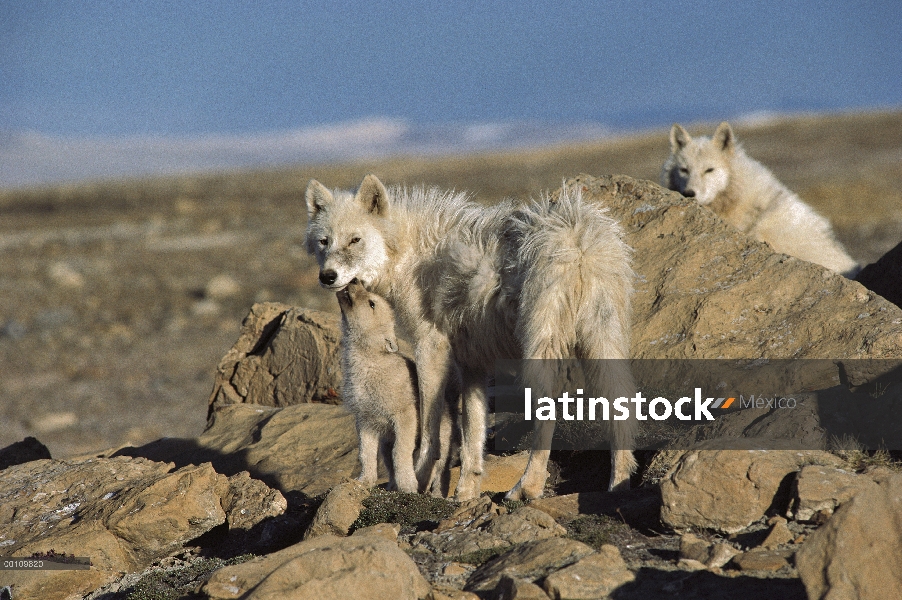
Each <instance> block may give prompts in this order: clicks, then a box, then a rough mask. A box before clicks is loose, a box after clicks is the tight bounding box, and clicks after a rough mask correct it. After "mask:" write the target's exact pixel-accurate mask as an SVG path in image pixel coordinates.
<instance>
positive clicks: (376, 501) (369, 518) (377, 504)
mask: <svg viewBox="0 0 902 600" xmlns="http://www.w3.org/2000/svg"><path fill="white" fill-rule="evenodd" d="M456 506H457V505H456V504H455V503H454V502H451V501H450V500H445V499H444V498H434V497H432V496H428V495H425V494H405V493H403V492H387V491H385V490H383V489H379V488H376V489H374V490H373V493H372V494H370V497H369V498H367V499H366V500H364V501H363V510H362V511H361V512H360V516H359V517H357V520H356V521H354V523H353V524H352V525H351V532H352V533H353V532H354V531H356V530H357V529H361V528H363V527H369V526H371V525H378V524H379V523H398V524H399V525H401V528H402V530H403V529H405V528H413V529H415V530H422V529H427V528H432V527H435V526H436V525H437V524H438V522H439V521H441V520H442V519H445V518H447V517H450V516H451V513H453V512H454V509H455V508H456Z"/></svg>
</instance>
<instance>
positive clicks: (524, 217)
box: [306, 175, 636, 500]
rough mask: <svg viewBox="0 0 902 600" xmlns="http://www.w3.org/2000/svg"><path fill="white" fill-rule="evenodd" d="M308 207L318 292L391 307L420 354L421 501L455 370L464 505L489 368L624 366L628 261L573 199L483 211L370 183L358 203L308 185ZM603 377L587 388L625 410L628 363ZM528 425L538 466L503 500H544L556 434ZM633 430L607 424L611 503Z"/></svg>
mask: <svg viewBox="0 0 902 600" xmlns="http://www.w3.org/2000/svg"><path fill="white" fill-rule="evenodd" d="M306 200H307V211H308V216H309V222H308V226H307V247H308V250H309V252H310V253H311V254H313V255H315V256H316V259H317V261H318V263H319V266H320V275H319V279H320V283H321V285H322V286H323V287H326V288H328V289H334V290H337V289H341V288H343V287H345V286H347V285H348V284H349V283H350V282H351V281H352V280H354V279H358V280H360V281H361V282H362V283H363V284H364V285H365V286H366V287H367V288H368V289H370V290H371V291H373V292H375V293H377V294H379V295H381V296H383V297H384V298H385V299H386V300H388V301H389V302H390V303H391V304H392V307H393V308H394V310H395V315H396V318H397V323H398V326H399V328H400V329H401V331H402V332H403V333H404V334H405V335H406V336H407V337H409V339H410V340H411V342H412V343H413V345H414V359H415V362H416V370H417V376H418V380H419V385H420V402H421V405H420V407H421V410H420V416H421V439H420V454H419V457H418V460H417V476H418V479H419V481H420V485H421V487H429V488H430V489H433V490H434V487H433V482H434V481H436V479H437V473H436V472H435V470H434V469H435V461H436V459H437V458H438V448H437V446H438V439H439V421H440V415H441V403H442V398H443V388H444V386H445V383H446V381H447V379H448V378H449V377H450V376H451V373H452V372H453V371H454V367H455V364H456V366H457V367H458V368H459V370H460V376H461V385H462V389H461V392H462V396H463V408H462V413H463V414H462V419H461V421H462V422H461V429H462V431H461V437H462V439H461V456H460V459H461V476H460V480H459V482H458V487H457V490H456V498H457V499H458V500H465V499H469V498H473V497H476V496H478V494H479V492H480V483H481V477H482V470H483V462H482V460H483V457H482V451H483V444H484V441H485V425H486V406H487V397H486V374H487V372H491V371H493V369H494V364H495V361H496V360H498V359H502V358H537V359H538V358H542V359H560V358H585V359H625V358H627V357H628V352H629V327H630V295H631V292H632V278H633V273H632V270H631V267H630V262H629V259H630V249H629V247H628V246H626V244H624V242H623V241H622V231H621V229H620V227H619V225H618V224H617V223H616V222H615V221H614V220H613V219H611V218H610V217H609V216H607V215H606V214H605V211H604V210H603V209H601V208H599V207H597V206H593V205H590V204H588V203H584V202H583V201H582V199H581V196H580V192H579V191H578V190H569V189H563V190H562V191H561V194H560V197H559V198H557V199H556V200H551V199H549V198H547V197H544V198H542V199H541V200H538V201H533V202H531V203H528V204H523V205H517V204H515V203H513V202H503V203H501V204H498V205H495V206H493V207H482V206H479V205H477V204H475V203H473V202H470V201H468V200H467V198H466V196H465V195H464V194H460V193H452V192H447V191H441V190H438V189H435V188H431V189H425V188H413V189H402V188H397V187H393V188H391V189H386V188H385V186H383V184H382V182H380V181H379V179H377V178H376V177H375V176H373V175H368V176H367V177H366V178H365V179H364V180H363V183H362V184H361V185H360V188H359V189H358V190H357V192H356V193H350V192H344V191H340V190H335V191H332V192H330V191H329V190H328V189H326V188H325V187H324V186H323V185H322V184H320V183H319V182H317V181H311V182H310V184H309V186H308V187H307V194H306ZM609 363H610V365H611V366H610V368H607V369H598V368H595V371H591V372H590V373H589V378H590V383H591V384H594V385H595V386H596V387H595V389H600V390H602V391H604V392H605V393H606V394H609V395H606V396H605V397H608V398H615V397H621V396H627V397H629V396H632V395H633V393H634V383H633V380H632V376H631V374H630V372H629V369H628V367H626V365H625V363H626V361H624V360H617V361H609ZM543 364H547V363H543ZM606 364H608V363H606ZM598 365H599V361H592V362H591V363H589V366H590V367H597V366H598ZM534 384H535V387H536V388H537V389H540V388H542V387H543V386H544V387H545V388H551V387H552V386H553V384H552V383H551V382H549V381H534ZM535 423H537V426H536V431H535V435H534V441H533V449H532V453H531V454H530V459H529V462H528V464H527V467H526V471H525V473H524V474H523V476H522V478H521V479H520V481H519V483H517V485H516V486H515V487H514V489H512V490H511V491H510V492H509V493H508V497H510V498H535V497H538V496H540V495H541V494H542V490H543V487H544V483H545V480H546V478H547V471H546V466H547V461H548V454H549V451H548V448H549V444H550V439H551V434H552V432H553V429H554V423H553V422H550V421H538V420H537V421H535ZM635 426H636V425H635V422H634V421H632V420H626V421H616V422H613V424H612V427H611V429H612V432H611V433H612V435H611V436H610V438H611V446H612V473H611V481H610V488H611V489H622V488H626V487H628V486H629V476H630V473H632V471H633V470H634V469H635V461H634V458H633V454H632V448H633V438H634V436H635Z"/></svg>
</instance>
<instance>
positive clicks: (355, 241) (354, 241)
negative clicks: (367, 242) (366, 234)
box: [351, 237, 360, 244]
mask: <svg viewBox="0 0 902 600" xmlns="http://www.w3.org/2000/svg"><path fill="white" fill-rule="evenodd" d="M359 241H360V238H359V237H355V238H351V243H352V244H356V243H357V242H359Z"/></svg>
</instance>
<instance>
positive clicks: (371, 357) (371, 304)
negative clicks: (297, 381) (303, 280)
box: [336, 281, 419, 493]
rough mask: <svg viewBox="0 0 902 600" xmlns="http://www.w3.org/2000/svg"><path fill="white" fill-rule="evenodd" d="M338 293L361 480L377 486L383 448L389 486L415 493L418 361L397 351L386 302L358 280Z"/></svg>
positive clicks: (347, 397)
mask: <svg viewBox="0 0 902 600" xmlns="http://www.w3.org/2000/svg"><path fill="white" fill-rule="evenodd" d="M336 296H337V297H338V305H339V307H341V329H342V340H341V358H342V375H343V377H344V384H343V387H342V395H343V397H344V401H345V406H347V408H348V410H350V411H351V412H352V413H354V418H355V421H356V424H357V437H358V440H359V456H360V466H361V471H360V477H359V478H358V479H359V480H360V481H361V482H363V483H364V484H365V485H367V486H370V487H372V486H374V485H376V477H377V474H376V468H377V464H376V461H377V455H378V454H379V453H381V454H382V459H383V461H384V462H385V466H386V468H387V470H388V478H389V486H390V487H396V488H397V489H398V490H400V491H402V492H407V493H415V492H417V488H418V486H417V478H416V474H415V472H414V466H413V454H414V451H415V450H416V445H417V434H418V431H419V429H418V426H417V423H418V422H419V419H418V416H417V408H418V405H419V391H418V389H417V386H416V366H415V365H414V364H413V361H411V360H409V359H407V358H405V357H404V356H402V355H400V354H398V342H397V340H396V339H395V318H394V313H393V312H392V309H391V306H389V305H388V302H386V301H385V300H384V299H383V298H381V297H379V296H377V295H375V294H370V293H369V292H367V291H366V289H364V287H363V286H362V285H361V284H360V283H359V282H357V281H352V282H351V283H350V284H348V286H347V287H345V288H344V289H343V290H340V291H339V292H337V293H336Z"/></svg>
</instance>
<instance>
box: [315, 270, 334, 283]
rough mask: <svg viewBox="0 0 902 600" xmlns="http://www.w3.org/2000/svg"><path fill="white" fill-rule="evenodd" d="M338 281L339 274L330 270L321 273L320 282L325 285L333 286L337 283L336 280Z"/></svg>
mask: <svg viewBox="0 0 902 600" xmlns="http://www.w3.org/2000/svg"><path fill="white" fill-rule="evenodd" d="M336 279H338V273H336V272H335V271H333V270H332V269H329V270H327V271H320V273H319V282H320V283H321V284H323V285H332V284H333V283H335V280H336Z"/></svg>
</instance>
